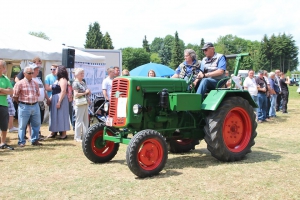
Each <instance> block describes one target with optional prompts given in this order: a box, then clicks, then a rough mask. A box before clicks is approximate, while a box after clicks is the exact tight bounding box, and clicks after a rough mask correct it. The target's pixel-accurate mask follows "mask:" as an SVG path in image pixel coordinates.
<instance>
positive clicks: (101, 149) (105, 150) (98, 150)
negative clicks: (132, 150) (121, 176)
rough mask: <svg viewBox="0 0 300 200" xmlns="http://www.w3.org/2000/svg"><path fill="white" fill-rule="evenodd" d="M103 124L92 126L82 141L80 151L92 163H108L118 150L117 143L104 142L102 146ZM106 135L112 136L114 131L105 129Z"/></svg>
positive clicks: (109, 128)
mask: <svg viewBox="0 0 300 200" xmlns="http://www.w3.org/2000/svg"><path fill="white" fill-rule="evenodd" d="M104 126H105V125H104V124H103V123H97V124H94V125H92V126H91V127H90V128H89V129H88V130H87V132H86V134H84V136H83V140H82V150H83V152H84V155H85V156H86V157H87V158H88V159H89V160H90V161H92V162H94V163H104V162H108V161H110V160H111V159H113V157H115V155H116V154H117V152H118V150H119V146H120V144H119V143H114V142H112V141H106V142H105V145H103V132H104ZM106 130H107V134H108V135H114V134H115V132H116V131H115V130H114V129H113V128H111V127H106Z"/></svg>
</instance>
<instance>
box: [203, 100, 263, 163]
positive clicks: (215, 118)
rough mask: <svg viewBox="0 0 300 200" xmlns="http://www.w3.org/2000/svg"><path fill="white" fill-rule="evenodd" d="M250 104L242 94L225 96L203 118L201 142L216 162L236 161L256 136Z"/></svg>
mask: <svg viewBox="0 0 300 200" xmlns="http://www.w3.org/2000/svg"><path fill="white" fill-rule="evenodd" d="M255 118H256V116H255V114H254V110H253V108H252V106H251V105H250V104H249V103H248V101H247V100H245V99H243V98H242V97H229V98H226V99H225V100H224V101H223V102H222V103H221V105H220V106H219V108H218V109H217V110H216V111H214V112H211V113H210V114H209V115H208V116H207V117H206V125H205V127H204V131H205V137H204V139H205V141H206V143H207V149H208V150H209V151H210V152H211V154H212V156H213V157H215V158H216V159H218V160H220V161H226V162H231V161H239V160H241V159H243V158H244V157H245V155H246V154H247V153H250V152H251V147H252V146H253V145H254V144H255V142H254V138H255V137H256V135H257V132H256V127H257V122H256V121H255Z"/></svg>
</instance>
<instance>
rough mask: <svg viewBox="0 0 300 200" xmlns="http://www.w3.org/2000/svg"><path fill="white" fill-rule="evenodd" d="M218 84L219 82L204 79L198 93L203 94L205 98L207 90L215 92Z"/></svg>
mask: <svg viewBox="0 0 300 200" xmlns="http://www.w3.org/2000/svg"><path fill="white" fill-rule="evenodd" d="M218 82H219V80H216V79H213V78H203V79H202V80H201V82H200V85H199V87H198V89H197V92H196V93H197V94H201V95H202V98H203V97H204V94H205V93H206V91H207V90H213V89H215V88H216V86H217V84H218Z"/></svg>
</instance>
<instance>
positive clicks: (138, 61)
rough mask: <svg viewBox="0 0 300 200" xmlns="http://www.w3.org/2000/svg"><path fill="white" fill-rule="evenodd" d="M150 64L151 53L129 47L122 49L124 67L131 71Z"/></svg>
mask: <svg viewBox="0 0 300 200" xmlns="http://www.w3.org/2000/svg"><path fill="white" fill-rule="evenodd" d="M149 62H150V53H148V52H146V51H145V49H143V48H132V47H127V48H124V49H122V65H123V67H124V68H126V69H128V70H129V71H130V70H132V69H134V68H136V67H138V66H140V65H143V64H146V63H149Z"/></svg>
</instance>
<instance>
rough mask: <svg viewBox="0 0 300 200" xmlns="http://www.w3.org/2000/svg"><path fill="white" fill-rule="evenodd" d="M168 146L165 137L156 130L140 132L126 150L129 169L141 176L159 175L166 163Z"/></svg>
mask: <svg viewBox="0 0 300 200" xmlns="http://www.w3.org/2000/svg"><path fill="white" fill-rule="evenodd" d="M167 159H168V148H167V143H166V140H165V138H164V137H163V136H162V135H161V134H160V133H158V132H157V131H154V130H143V131H140V132H138V133H137V134H135V135H134V136H133V138H132V139H131V140H130V143H129V145H128V147H127V151H126V161H127V165H128V167H129V169H130V170H131V171H132V173H134V174H135V175H136V176H138V177H140V178H144V177H149V176H153V175H157V174H158V173H159V172H160V171H161V170H162V169H163V168H164V167H165V165H166V162H167Z"/></svg>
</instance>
